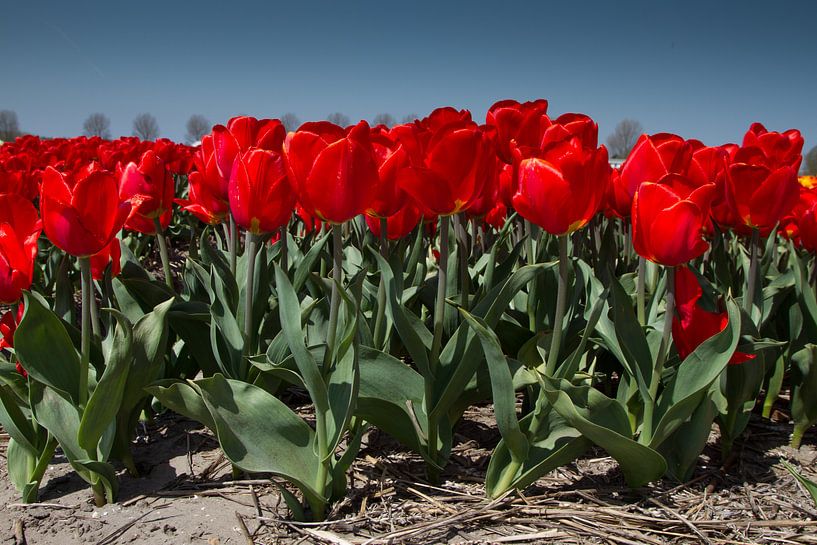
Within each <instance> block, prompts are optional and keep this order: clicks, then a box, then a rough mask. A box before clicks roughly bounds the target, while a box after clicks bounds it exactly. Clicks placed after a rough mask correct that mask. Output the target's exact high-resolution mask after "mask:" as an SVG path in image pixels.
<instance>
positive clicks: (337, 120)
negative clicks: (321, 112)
mask: <svg viewBox="0 0 817 545" xmlns="http://www.w3.org/2000/svg"><path fill="white" fill-rule="evenodd" d="M326 120H327V121H329V122H330V123H334V124H335V125H340V126H341V127H346V126H348V125H350V124H351V123H352V122H351V121H350V120H349V116H348V115H346V114H342V113H340V112H335V113H332V114H329V115H327V116H326Z"/></svg>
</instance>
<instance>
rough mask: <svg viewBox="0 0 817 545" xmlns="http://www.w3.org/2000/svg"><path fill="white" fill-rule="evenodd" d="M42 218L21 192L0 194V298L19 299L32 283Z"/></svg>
mask: <svg viewBox="0 0 817 545" xmlns="http://www.w3.org/2000/svg"><path fill="white" fill-rule="evenodd" d="M41 230H42V222H41V220H40V218H39V216H38V215H37V209H36V208H34V205H33V204H32V203H31V201H29V200H28V199H26V198H25V197H23V196H21V195H17V194H15V193H6V194H4V195H0V302H2V303H5V304H8V303H13V302H15V301H17V300H19V299H20V297H21V295H22V290H24V289H28V288H29V286H31V281H32V278H33V275H34V261H35V260H36V258H37V239H38V238H39V237H40V231H41Z"/></svg>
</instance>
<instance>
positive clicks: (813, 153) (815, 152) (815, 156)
mask: <svg viewBox="0 0 817 545" xmlns="http://www.w3.org/2000/svg"><path fill="white" fill-rule="evenodd" d="M803 159H804V160H803V164H804V165H805V167H804V168H805V172H804V174H805V175H806V176H817V146H814V147H813V148H811V149H810V150H809V152H808V153H807V154H806V156H805V157H803Z"/></svg>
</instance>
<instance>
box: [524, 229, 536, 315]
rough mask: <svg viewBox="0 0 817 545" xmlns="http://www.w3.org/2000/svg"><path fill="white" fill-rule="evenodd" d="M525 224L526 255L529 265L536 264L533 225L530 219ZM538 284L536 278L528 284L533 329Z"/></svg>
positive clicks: (529, 312)
mask: <svg viewBox="0 0 817 545" xmlns="http://www.w3.org/2000/svg"><path fill="white" fill-rule="evenodd" d="M524 225H525V234H526V235H527V237H528V238H527V240H526V241H525V256H526V258H527V261H528V265H534V264H536V254H535V253H534V249H533V226H532V225H531V223H530V221H528V220H525V223H524ZM536 285H537V281H536V279H535V278H534V279H533V280H531V281H530V283H529V284H528V305H527V306H528V309H527V310H528V328H529V329H530V330H531V331H536V300H537V293H536V292H537V289H536Z"/></svg>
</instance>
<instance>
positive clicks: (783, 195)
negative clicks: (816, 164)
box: [725, 123, 803, 235]
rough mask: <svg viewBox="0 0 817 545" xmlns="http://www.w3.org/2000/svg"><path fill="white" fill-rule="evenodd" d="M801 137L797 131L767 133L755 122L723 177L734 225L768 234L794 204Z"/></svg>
mask: <svg viewBox="0 0 817 545" xmlns="http://www.w3.org/2000/svg"><path fill="white" fill-rule="evenodd" d="M802 148H803V138H802V137H801V136H800V133H799V131H794V130H790V131H786V132H785V133H783V134H780V133H776V132H768V131H766V129H765V128H763V125H760V124H759V123H755V124H753V125H752V127H751V128H750V129H749V131H748V132H747V133H746V137H745V138H744V145H743V147H741V148H740V149H739V150H737V151H736V152H735V155H734V158H733V160H732V164H731V165H730V166H729V170H728V174H727V178H726V191H725V202H726V204H727V206H729V207H730V208H731V216H732V217H735V218H736V219H737V222H736V223H739V224H741V225H744V226H746V227H748V228H756V229H760V230H761V233H762V234H764V235H765V234H766V233H768V231H769V230H770V229H771V227H772V226H774V224H775V223H777V222H778V221H780V220H781V219H782V218H783V217H784V216H785V215H786V214H788V213H789V212H790V211H791V210H792V208H794V206H795V205H796V204H797V200H798V198H799V192H800V185H799V184H798V182H797V169H798V168H799V167H800V161H801V159H802V156H801V155H800V152H801V151H802Z"/></svg>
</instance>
